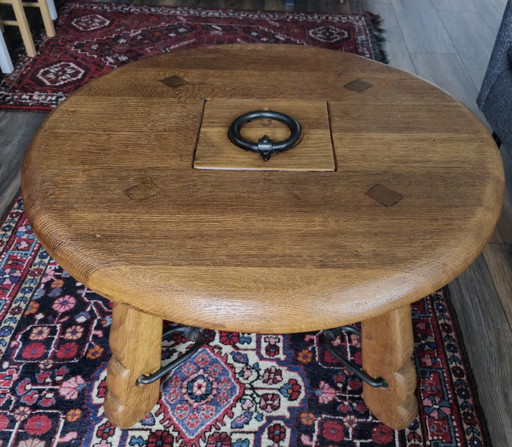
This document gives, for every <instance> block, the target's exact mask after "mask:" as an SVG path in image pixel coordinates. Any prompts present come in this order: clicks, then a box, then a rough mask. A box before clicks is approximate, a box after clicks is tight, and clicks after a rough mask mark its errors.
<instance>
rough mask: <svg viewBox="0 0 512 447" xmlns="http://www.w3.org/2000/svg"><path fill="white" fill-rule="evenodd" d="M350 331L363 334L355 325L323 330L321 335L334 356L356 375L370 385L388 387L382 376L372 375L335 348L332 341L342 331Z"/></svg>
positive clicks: (322, 341)
mask: <svg viewBox="0 0 512 447" xmlns="http://www.w3.org/2000/svg"><path fill="white" fill-rule="evenodd" d="M342 330H343V331H345V332H349V333H351V334H355V335H359V336H360V335H361V331H360V330H359V329H357V328H355V327H353V326H342V327H340V328H335V329H326V330H323V331H322V335H321V337H322V338H321V343H322V344H323V346H324V347H325V348H327V349H328V350H329V352H330V353H331V354H332V356H333V357H334V358H336V359H337V360H339V361H340V362H341V364H342V365H343V366H344V367H345V368H347V369H348V370H349V371H350V372H352V373H353V374H354V375H355V376H356V377H359V378H360V379H361V380H362V381H364V382H366V383H367V384H368V385H370V386H373V387H376V388H379V387H382V388H386V387H387V386H388V384H387V382H386V381H385V380H384V379H383V378H382V377H377V378H375V377H372V376H370V375H369V374H368V373H367V372H365V371H364V370H363V369H361V368H360V367H359V366H357V365H356V364H355V363H353V362H351V361H350V360H348V359H346V358H345V357H343V356H342V355H341V354H340V353H339V352H338V351H336V350H335V349H334V346H333V345H332V342H333V341H334V340H336V338H338V336H339V335H341V331H342Z"/></svg>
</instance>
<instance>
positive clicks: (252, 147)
mask: <svg viewBox="0 0 512 447" xmlns="http://www.w3.org/2000/svg"><path fill="white" fill-rule="evenodd" d="M262 118H270V119H272V120H276V121H280V122H281V123H284V124H286V125H287V126H288V128H289V129H290V136H289V137H288V138H287V139H286V140H282V141H278V142H275V143H274V142H273V141H272V140H271V139H270V138H269V137H268V136H267V135H264V136H263V137H262V138H260V139H259V140H258V142H257V143H255V142H253V141H249V140H246V139H245V138H244V137H242V135H240V130H241V128H242V127H243V126H244V125H245V124H247V123H249V122H251V121H253V120H256V119H262ZM228 137H229V139H230V140H231V142H232V143H233V144H235V145H237V146H238V147H240V148H242V149H244V150H246V151H251V152H256V153H258V154H260V155H261V157H262V158H263V160H265V161H268V160H269V159H270V157H271V156H272V154H275V153H278V152H283V151H286V150H287V149H290V148H292V147H293V146H295V145H296V144H297V143H298V142H299V141H300V139H301V137H302V129H301V127H300V124H299V123H298V122H297V121H296V120H295V119H293V118H292V117H291V116H288V115H286V114H284V113H281V112H273V111H271V110H255V111H253V112H248V113H244V114H243V115H240V116H239V117H238V118H237V119H235V121H233V122H232V123H231V126H229V130H228Z"/></svg>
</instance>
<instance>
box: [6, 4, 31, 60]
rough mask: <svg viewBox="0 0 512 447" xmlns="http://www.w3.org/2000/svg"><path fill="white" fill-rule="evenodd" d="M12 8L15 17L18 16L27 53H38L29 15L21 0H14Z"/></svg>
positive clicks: (17, 19)
mask: <svg viewBox="0 0 512 447" xmlns="http://www.w3.org/2000/svg"><path fill="white" fill-rule="evenodd" d="M2 3H3V2H2ZM12 9H13V10H14V17H16V24H17V25H18V26H19V28H20V34H21V38H22V40H23V44H24V45H25V50H26V52H27V55H29V56H30V57H34V56H35V55H36V54H37V52H36V47H35V45H34V39H32V34H31V33H30V27H29V26H28V21H27V16H26V15H25V10H24V9H23V5H22V3H21V0H14V1H13V2H12ZM4 22H5V23H6V24H8V23H10V22H8V21H6V20H4Z"/></svg>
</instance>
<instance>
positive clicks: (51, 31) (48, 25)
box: [37, 0, 55, 37]
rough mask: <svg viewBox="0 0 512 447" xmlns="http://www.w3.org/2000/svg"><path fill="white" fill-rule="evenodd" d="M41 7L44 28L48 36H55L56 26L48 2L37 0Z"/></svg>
mask: <svg viewBox="0 0 512 447" xmlns="http://www.w3.org/2000/svg"><path fill="white" fill-rule="evenodd" d="M37 4H38V5H39V9H40V10H41V17H42V18H43V23H44V29H45V31H46V35H47V36H48V37H53V36H55V27H54V26H53V21H52V16H51V12H50V8H49V5H48V2H47V1H46V0H37Z"/></svg>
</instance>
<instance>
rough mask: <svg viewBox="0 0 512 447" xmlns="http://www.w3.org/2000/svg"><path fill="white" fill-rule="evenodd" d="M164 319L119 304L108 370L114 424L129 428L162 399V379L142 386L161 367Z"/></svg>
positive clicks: (109, 406)
mask: <svg viewBox="0 0 512 447" xmlns="http://www.w3.org/2000/svg"><path fill="white" fill-rule="evenodd" d="M162 327H163V320H162V319H161V318H158V317H154V316H152V315H149V314H145V313H143V312H139V311H137V310H134V309H132V308H130V307H128V306H125V305H122V304H115V305H114V309H113V312H112V326H111V329H110V339H109V341H110V348H111V349H112V357H111V359H110V361H109V363H108V368H107V389H108V393H107V396H106V398H105V404H104V408H105V414H106V416H107V418H108V419H109V420H110V422H112V423H113V424H114V425H116V426H118V427H120V428H128V427H131V426H132V425H134V424H135V423H137V422H139V421H140V420H141V419H143V418H144V417H145V416H146V415H147V414H148V413H149V412H150V411H151V409H152V408H153V407H154V406H155V404H156V403H157V401H158V398H159V396H160V380H157V381H156V382H154V383H152V384H150V385H138V384H137V379H138V378H139V377H140V376H141V375H142V374H152V373H154V372H155V371H156V370H158V369H159V368H160V364H161V352H162Z"/></svg>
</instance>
